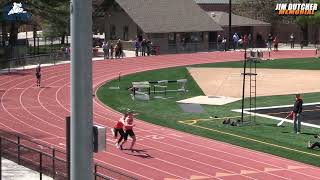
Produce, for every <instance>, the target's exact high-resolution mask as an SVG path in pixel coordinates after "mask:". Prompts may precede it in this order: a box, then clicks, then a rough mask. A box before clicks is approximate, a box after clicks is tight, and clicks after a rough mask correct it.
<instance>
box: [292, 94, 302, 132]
mask: <svg viewBox="0 0 320 180" xmlns="http://www.w3.org/2000/svg"><path fill="white" fill-rule="evenodd" d="M302 105H303V101H302V99H301V95H300V94H296V101H295V102H294V105H293V110H292V111H291V113H292V117H293V130H294V132H295V133H296V134H300V133H301V119H302V117H301V113H302Z"/></svg>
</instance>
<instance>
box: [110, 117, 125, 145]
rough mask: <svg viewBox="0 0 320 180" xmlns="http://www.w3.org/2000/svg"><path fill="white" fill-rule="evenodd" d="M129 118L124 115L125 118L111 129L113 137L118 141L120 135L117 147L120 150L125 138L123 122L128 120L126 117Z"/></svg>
mask: <svg viewBox="0 0 320 180" xmlns="http://www.w3.org/2000/svg"><path fill="white" fill-rule="evenodd" d="M127 116H128V114H127V113H126V114H124V115H123V117H121V118H120V119H119V120H118V121H117V122H116V124H115V125H114V127H113V128H112V129H111V131H112V135H113V137H114V138H115V139H116V138H117V137H118V133H119V134H120V138H119V139H118V141H117V143H116V146H117V148H120V143H121V141H122V140H123V138H124V131H123V122H124V120H125V119H126V117H127Z"/></svg>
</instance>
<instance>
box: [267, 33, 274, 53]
mask: <svg viewBox="0 0 320 180" xmlns="http://www.w3.org/2000/svg"><path fill="white" fill-rule="evenodd" d="M272 41H273V37H272V35H271V34H270V33H269V35H268V39H267V46H268V50H269V51H271V48H272Z"/></svg>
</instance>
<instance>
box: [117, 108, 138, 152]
mask: <svg viewBox="0 0 320 180" xmlns="http://www.w3.org/2000/svg"><path fill="white" fill-rule="evenodd" d="M133 126H135V125H134V124H133V112H129V113H128V116H127V117H126V118H125V120H124V126H123V127H124V131H125V133H124V141H123V142H122V143H121V145H120V149H122V146H123V144H124V143H126V142H127V140H128V136H130V137H131V138H132V142H131V147H130V149H131V151H133V146H134V143H135V142H136V136H135V134H134V132H133Z"/></svg>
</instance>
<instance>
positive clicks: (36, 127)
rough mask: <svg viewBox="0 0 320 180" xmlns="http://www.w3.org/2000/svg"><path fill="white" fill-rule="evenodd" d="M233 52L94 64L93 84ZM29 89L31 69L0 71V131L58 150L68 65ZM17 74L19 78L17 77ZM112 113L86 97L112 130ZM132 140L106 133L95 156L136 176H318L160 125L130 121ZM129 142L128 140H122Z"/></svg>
mask: <svg viewBox="0 0 320 180" xmlns="http://www.w3.org/2000/svg"><path fill="white" fill-rule="evenodd" d="M313 56H314V51H280V52H277V54H272V57H273V58H289V57H295V58H296V57H313ZM242 57H243V53H241V52H214V53H199V54H187V55H166V56H153V57H139V58H127V59H125V60H112V61H95V62H94V66H93V67H94V70H93V72H94V75H93V78H94V79H93V82H94V89H95V90H96V89H97V88H98V87H99V86H100V85H102V84H103V83H104V82H106V81H108V80H111V79H114V78H116V77H117V76H118V74H119V72H121V74H122V75H125V74H130V73H134V72H140V71H146V70H152V69H159V68H165V67H172V66H181V65H190V64H200V63H209V62H222V61H226V60H229V61H232V60H240V59H242ZM42 71H43V72H42V74H43V75H42V76H43V78H42V86H43V87H44V88H41V89H39V88H36V87H35V77H34V70H26V71H23V72H20V73H15V74H10V75H1V76H0V87H1V88H0V96H1V105H0V115H1V116H0V119H1V123H0V128H1V129H3V130H6V131H11V132H18V133H21V134H24V135H25V136H27V137H29V138H32V139H33V140H36V141H38V142H41V143H46V144H49V145H53V146H55V147H57V148H60V149H64V148H65V146H64V144H65V128H64V126H65V122H64V119H65V117H66V116H68V115H69V108H70V104H69V97H70V93H69V64H65V65H57V66H52V67H46V68H43V69H42ZM22 73H23V75H21V74H22ZM119 117H120V114H119V113H118V112H116V111H114V110H112V109H110V108H108V107H105V106H104V105H102V104H101V103H100V102H99V101H98V100H97V99H94V121H95V123H96V124H100V125H103V126H106V127H112V125H113V124H114V120H115V119H118V118H119ZM135 133H136V136H137V138H138V140H137V144H136V147H135V148H136V149H140V150H143V151H140V152H135V153H131V152H130V151H120V150H118V149H116V148H115V146H114V140H113V138H112V137H111V134H110V131H108V134H107V135H108V140H107V142H108V147H107V151H106V152H103V153H99V154H96V155H95V161H96V162H99V163H100V164H104V165H108V166H111V167H113V168H114V169H117V170H120V171H123V172H124V173H127V174H129V175H133V176H135V177H138V178H139V179H165V178H167V179H234V180H241V179H297V180H302V179H320V168H317V167H313V166H310V165H306V164H303V163H299V162H295V161H291V160H287V159H284V158H279V157H276V156H273V155H269V154H265V153H260V152H256V151H252V150H248V149H245V148H241V147H237V146H233V145H229V144H226V143H222V142H218V141H214V140H209V139H205V138H201V137H198V136H194V135H190V134H187V133H182V132H178V131H175V130H172V129H168V128H162V127H159V126H156V125H152V124H148V123H145V122H143V121H138V120H137V121H136V127H135ZM127 145H129V143H128V144H127Z"/></svg>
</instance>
